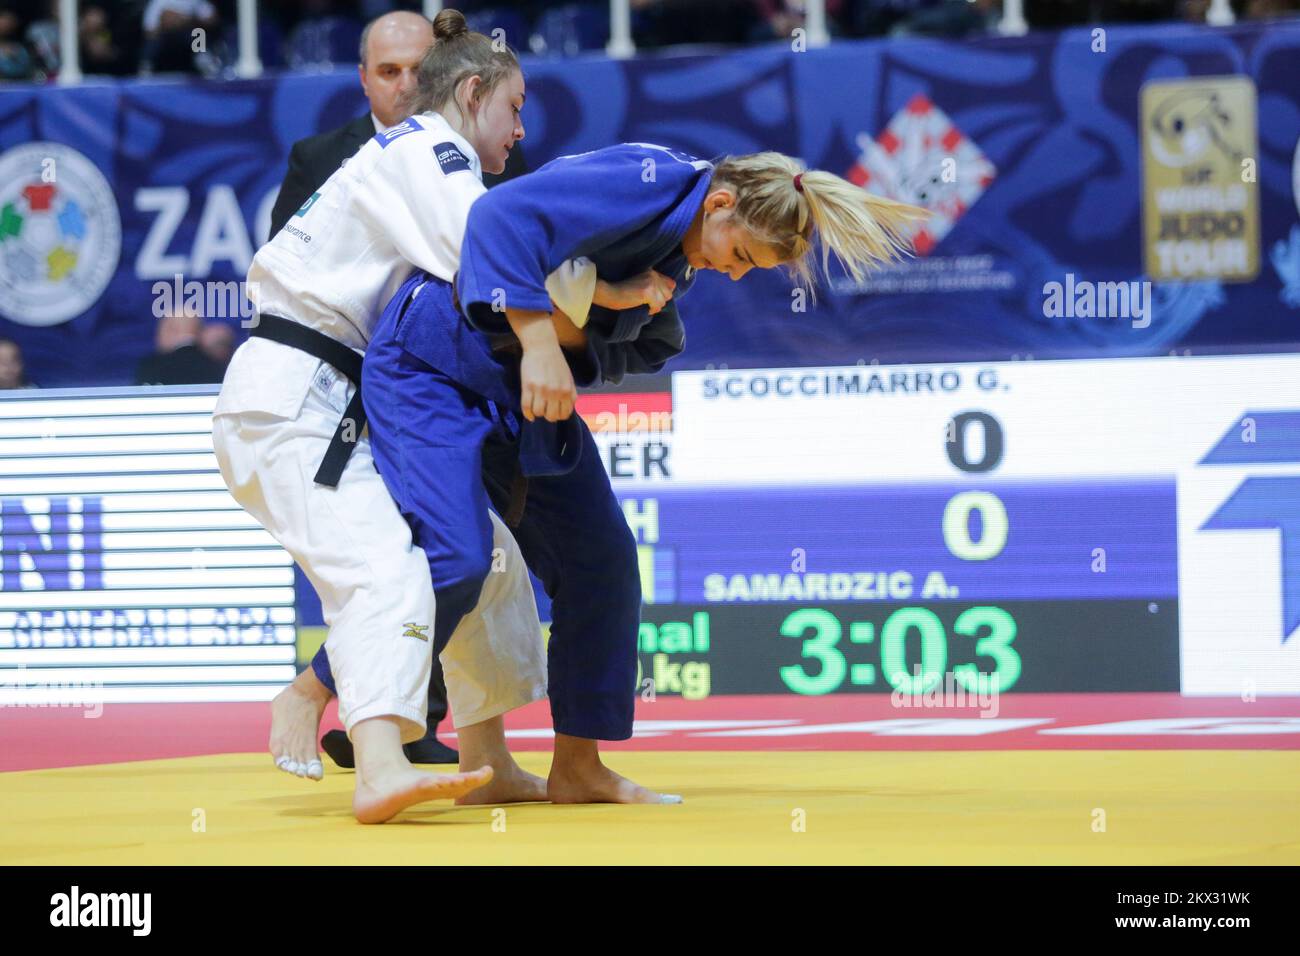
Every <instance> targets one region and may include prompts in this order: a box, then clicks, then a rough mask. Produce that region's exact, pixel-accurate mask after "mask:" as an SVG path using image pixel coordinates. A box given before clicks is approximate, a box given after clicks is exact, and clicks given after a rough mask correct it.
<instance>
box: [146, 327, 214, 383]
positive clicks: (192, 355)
mask: <svg viewBox="0 0 1300 956" xmlns="http://www.w3.org/2000/svg"><path fill="white" fill-rule="evenodd" d="M201 325H202V322H201V320H200V319H199V317H198V316H197V315H192V314H190V313H182V314H179V315H165V316H163V317H162V318H161V319H159V320H158V333H157V336H156V338H155V344H156V346H157V351H156V352H155V353H154V354H153V355H150V356H149V357H148V358H146V359H145V360H144V361H142V362H141V363H140V364H139V366H138V367H137V368H136V371H135V383H136V384H137V385H206V384H209V383H212V382H220V381H221V379H222V377H223V372H222V370H221V367H220V366H218V365H217V363H216V362H214V361H213V360H212V359H210V358H209V357H208V356H207V355H206V354H204V352H203V350H202V349H200V348H199V344H198V338H199V329H200V327H201Z"/></svg>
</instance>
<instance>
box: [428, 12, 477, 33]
mask: <svg viewBox="0 0 1300 956" xmlns="http://www.w3.org/2000/svg"><path fill="white" fill-rule="evenodd" d="M466 33H469V24H468V23H466V22H465V14H463V13H461V12H460V11H459V10H452V9H451V8H446V9H443V10H441V11H439V13H438V15H437V16H436V17H434V18H433V38H434V39H435V40H454V39H455V38H456V37H459V36H464V35H465V34H466Z"/></svg>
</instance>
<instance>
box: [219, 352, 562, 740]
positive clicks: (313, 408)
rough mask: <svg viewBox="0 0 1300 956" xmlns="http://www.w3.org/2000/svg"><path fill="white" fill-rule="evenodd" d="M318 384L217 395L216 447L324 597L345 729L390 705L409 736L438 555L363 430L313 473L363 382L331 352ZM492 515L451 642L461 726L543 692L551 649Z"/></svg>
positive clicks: (448, 655)
mask: <svg viewBox="0 0 1300 956" xmlns="http://www.w3.org/2000/svg"><path fill="white" fill-rule="evenodd" d="M249 345H253V343H252V342H250V343H249ZM267 345H270V347H271V348H272V349H275V350H279V349H282V348H283V347H281V346H278V345H274V344H272V343H265V342H258V343H257V344H256V346H255V347H254V351H259V350H260V352H261V353H265V352H266V347H267ZM248 351H249V347H248V346H241V348H240V350H239V352H236V355H235V358H234V359H233V360H232V362H231V365H230V369H229V371H228V373H227V377H226V383H225V386H224V387H223V395H225V393H226V391H225V390H226V389H231V390H232V392H233V393H235V394H238V393H239V392H240V390H241V389H243V390H246V389H247V386H248V384H249V383H248V382H247V379H249V378H250V377H251V376H254V375H259V374H260V375H264V374H265V373H266V368H265V361H264V360H263V361H243V362H241V354H240V353H245V354H244V356H243V358H244V359H246V360H247V359H249V358H250V356H249V354H248ZM285 351H288V352H290V353H293V350H291V349H285ZM295 355H301V353H295ZM258 357H259V358H262V359H264V358H265V355H264V354H259V355H258ZM292 361H298V360H297V359H296V358H294V359H292ZM241 379H243V380H245V381H241ZM311 382H312V384H311V386H310V388H309V391H308V394H307V396H306V398H305V399H304V401H303V402H302V406H301V408H300V410H299V411H298V414H297V417H296V418H286V417H283V416H281V415H276V414H273V413H270V412H267V411H258V410H248V409H246V408H245V409H244V410H241V411H234V412H232V411H223V409H222V406H221V403H220V402H219V403H218V406H217V410H216V412H215V413H214V415H213V420H212V439H213V448H214V450H215V451H216V456H217V462H218V464H219V465H220V468H221V475H222V477H223V478H224V479H225V482H226V487H227V488H229V489H230V493H231V494H232V495H233V496H234V498H235V500H236V501H238V502H239V504H240V505H241V506H243V508H244V509H245V510H247V511H248V512H249V513H250V514H251V515H252V516H253V517H254V518H256V519H257V520H258V521H259V522H261V524H262V526H263V527H265V528H266V529H267V531H269V532H270V533H271V535H272V536H273V537H274V538H275V539H276V540H277V541H279V542H280V544H281V545H282V546H283V547H284V548H285V550H286V551H288V552H289V553H290V554H291V555H292V556H293V558H294V560H296V561H297V562H298V564H299V565H300V566H301V567H302V569H303V571H304V572H306V574H307V577H308V578H309V579H310V580H311V582H312V584H313V585H314V586H315V588H316V591H317V593H318V594H319V595H320V599H321V609H322V611H323V613H324V617H325V622H326V624H328V625H329V636H328V638H327V639H326V642H325V648H326V652H327V653H328V654H329V659H330V667H331V669H332V671H333V673H334V677H335V683H336V686H337V691H338V698H339V719H340V720H341V721H342V722H343V725H344V726H345V727H346V728H347V730H348V733H349V734H351V732H352V728H353V726H355V725H356V724H357V723H358V722H360V721H362V720H366V719H369V718H371V717H380V716H392V717H396V718H398V719H399V721H400V722H401V725H402V741H403V743H409V742H411V741H414V740H418V739H420V737H422V736H423V735H424V732H425V716H426V712H427V709H428V687H429V672H430V668H431V665H432V657H431V653H432V644H431V643H430V640H429V638H430V637H431V635H432V634H433V624H434V593H433V585H432V583H431V581H430V575H429V565H428V563H427V561H426V559H425V555H424V552H423V551H421V550H420V549H419V548H416V547H414V546H413V544H412V541H411V531H410V528H409V527H408V526H407V524H406V520H405V519H404V518H403V517H402V515H401V514H400V513H399V512H398V510H397V505H396V504H395V503H394V502H393V499H392V497H391V496H390V495H389V493H388V489H387V488H386V487H385V486H384V482H383V479H382V478H380V476H379V473H378V472H377V471H376V470H375V464H374V459H373V458H372V457H371V453H370V440H369V438H368V437H367V436H365V435H362V436H361V437H360V438H359V440H358V441H357V443H356V446H355V448H354V450H353V452H352V456H351V458H350V459H349V460H348V463H347V467H346V468H345V469H344V471H343V477H342V479H341V480H340V481H339V484H338V487H337V488H328V487H324V486H321V485H317V484H316V483H315V482H314V481H313V476H314V475H315V474H316V469H317V468H318V467H320V463H321V460H322V458H324V456H325V451H326V448H327V447H328V446H329V443H330V439H331V438H332V437H333V435H334V431H335V429H336V428H337V427H338V424H339V420H340V419H341V418H342V417H343V413H344V410H345V408H346V407H347V403H348V400H349V399H350V398H351V397H352V393H353V391H354V390H355V386H353V385H352V383H351V382H349V381H348V379H347V378H346V377H345V376H343V375H341V374H339V373H337V372H335V371H334V370H333V369H332V368H330V367H329V366H328V365H326V364H325V363H321V367H320V370H319V371H318V372H317V374H316V375H315V376H314V377H313V378H312V380H311ZM231 404H233V405H236V407H239V403H238V402H233V403H231ZM491 517H492V528H493V546H494V548H501V549H502V552H501V554H502V556H503V560H499V561H494V567H501V568H502V570H500V571H495V572H494V573H491V574H489V575H488V578H487V581H486V582H485V584H484V586H483V591H482V594H481V596H480V598H479V603H478V605H477V606H476V607H475V609H474V611H473V612H471V613H470V614H468V615H466V617H465V618H464V619H463V620H462V621H461V622H460V625H459V626H458V627H457V628H456V630H455V632H454V633H453V634H452V636H451V639H450V641H449V642H448V644H447V647H446V648H445V649H444V650H443V652H442V665H443V673H444V675H445V677H446V681H447V698H448V704H449V705H450V707H451V713H452V718H453V723H454V725H455V726H456V727H464V726H467V725H470V724H476V723H479V722H481V721H483V720H487V719H489V718H491V717H496V716H499V715H501V714H504V713H505V712H506V711H509V710H513V709H515V708H516V707H521V706H523V705H524V704H528V703H531V702H533V701H535V700H540V699H541V698H543V697H545V696H546V653H545V648H544V646H543V643H542V637H541V631H540V625H539V623H538V617H537V606H536V602H535V601H534V599H533V590H532V585H531V584H530V582H529V578H528V569H527V566H526V564H525V563H524V559H523V556H522V554H520V552H519V546H518V544H516V542H515V539H514V537H513V536H512V535H511V534H510V532H509V530H508V529H507V528H506V526H505V525H504V523H502V522H501V520H500V519H499V518H498V517H497V516H496V515H495V514H494V515H492V516H491ZM421 630H423V636H417V635H419V634H420V631H421Z"/></svg>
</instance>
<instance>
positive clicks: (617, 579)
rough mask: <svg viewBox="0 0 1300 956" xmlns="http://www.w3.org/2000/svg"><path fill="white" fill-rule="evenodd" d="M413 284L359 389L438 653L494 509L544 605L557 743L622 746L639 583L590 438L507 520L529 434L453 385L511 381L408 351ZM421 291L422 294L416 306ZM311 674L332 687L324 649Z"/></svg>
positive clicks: (471, 584) (495, 364)
mask: <svg viewBox="0 0 1300 956" xmlns="http://www.w3.org/2000/svg"><path fill="white" fill-rule="evenodd" d="M410 286H411V283H410V282H409V281H408V283H407V284H406V285H404V286H403V288H402V290H399V292H398V295H397V296H396V297H395V298H394V300H393V303H391V304H390V306H389V308H388V309H387V310H386V311H385V313H384V317H383V319H381V321H380V324H379V326H378V327H377V328H376V330H375V335H374V337H373V338H372V339H371V342H370V346H369V348H368V349H367V352H366V362H365V371H364V374H363V376H362V387H363V389H364V401H365V406H366V412H367V416H368V419H369V427H370V442H371V451H372V453H373V454H374V458H375V464H376V466H377V467H378V469H379V473H380V475H381V476H382V477H383V479H384V483H385V485H387V487H388V490H389V492H390V493H391V494H392V495H393V498H394V500H395V501H396V502H397V505H398V508H399V510H400V511H401V512H402V514H403V515H404V516H405V518H406V519H407V521H408V522H409V524H410V525H411V530H412V535H413V537H414V540H415V543H416V545H417V546H418V547H420V548H422V549H423V550H424V552H425V554H426V555H427V557H428V560H429V570H430V574H431V575H432V579H433V587H434V593H435V595H436V598H437V610H436V616H435V624H434V647H435V651H436V652H440V651H441V650H442V648H443V647H445V646H446V643H447V641H448V639H450V637H451V634H452V632H453V631H454V630H455V629H456V625H457V624H458V623H459V622H460V619H461V618H462V617H463V616H464V615H465V614H466V613H468V612H469V611H471V610H472V609H473V608H474V606H475V604H477V603H478V597H479V592H480V591H481V589H482V586H483V582H484V580H485V579H486V577H487V575H488V574H490V573H492V571H491V568H492V558H493V556H492V527H491V523H490V522H489V520H488V515H487V512H488V506H489V503H490V499H491V503H494V504H495V507H496V510H497V512H498V514H501V515H503V516H505V517H506V520H507V523H509V524H512V531H513V533H514V535H515V539H516V541H517V542H518V544H519V549H520V551H521V552H522V554H523V556H524V560H525V561H526V562H527V564H528V567H529V570H531V571H532V572H533V573H534V574H535V575H536V576H537V578H538V579H539V580H540V581H541V583H542V586H543V587H544V588H545V590H546V593H547V594H548V595H549V596H550V598H551V611H552V625H551V635H550V641H549V644H548V647H547V669H548V682H549V695H550V700H551V716H552V719H553V721H554V726H555V731H556V732H557V733H562V734H568V735H570V736H574V737H586V738H591V739H597V740H626V739H627V738H629V737H630V736H631V735H632V718H633V709H634V702H635V695H636V668H637V657H636V649H637V630H638V628H639V626H640V616H641V581H640V573H639V570H638V567H637V554H636V543H635V540H634V538H633V536H632V532H631V530H630V529H629V528H628V526H627V521H626V520H625V519H624V517H623V512H622V509H621V508H620V507H619V503H618V499H617V498H616V497H615V496H614V491H613V488H611V486H610V482H609V476H608V475H607V473H606V472H605V469H604V466H603V465H602V464H601V458H600V451H599V449H598V448H597V447H596V443H595V441H594V439H593V438H592V437H591V432H590V431H589V430H588V429H587V427H586V425H585V423H583V422H582V420H581V419H580V418H577V419H575V422H574V424H575V425H576V428H574V429H573V431H572V432H571V433H570V434H572V435H574V436H575V438H573V439H570V440H580V441H581V443H582V448H581V453H580V454H579V455H578V456H577V464H576V465H575V466H574V467H573V468H572V470H570V471H568V472H566V473H564V474H551V475H534V476H532V477H528V478H527V479H526V495H525V497H524V502H523V509H522V513H518V514H517V517H518V521H517V523H516V522H514V520H513V519H514V518H515V517H516V514H512V513H511V510H512V509H511V503H512V496H514V497H517V496H518V493H519V490H520V487H521V480H520V479H521V462H520V439H521V435H520V432H521V428H526V427H528V426H525V425H522V424H521V421H520V419H519V417H518V414H517V412H514V411H507V410H506V409H504V408H503V407H502V405H501V404H498V403H497V402H495V401H492V400H491V399H489V398H486V397H485V396H484V395H482V394H480V393H479V392H476V391H474V390H472V389H471V388H469V387H467V386H466V385H465V384H462V382H463V381H471V382H483V381H484V380H485V379H484V378H483V376H485V375H486V374H488V373H491V374H493V375H495V376H496V379H497V381H498V382H500V381H501V380H502V379H503V377H504V378H505V379H507V380H508V379H509V377H510V376H509V370H510V368H511V366H509V365H507V364H505V363H501V362H499V361H496V360H493V361H486V362H480V361H478V360H477V359H474V358H468V359H466V358H465V356H466V355H469V356H473V355H475V354H477V353H475V352H474V351H473V350H469V351H467V352H462V353H461V358H462V359H463V361H462V362H460V363H451V362H448V363H447V364H458V366H459V367H458V368H457V369H456V370H455V371H456V373H458V374H457V375H456V376H455V377H453V375H451V374H448V373H447V372H445V371H443V370H441V369H436V368H434V367H433V366H431V365H429V364H427V363H426V362H424V361H423V360H421V359H420V358H417V357H416V356H415V355H413V354H411V353H410V352H409V351H407V350H406V349H405V348H403V346H402V345H401V344H400V343H399V341H398V339H397V336H396V334H395V329H396V326H397V323H398V321H399V320H400V319H401V318H402V306H403V304H404V303H403V300H404V296H405V295H406V294H407V293H408V287H410ZM429 291H430V287H429V286H426V287H425V289H424V290H422V294H424V293H425V292H429ZM426 311H427V310H426ZM408 318H410V317H408ZM466 328H467V327H466ZM471 334H473V335H479V334H480V333H475V332H472V331H471ZM470 366H473V367H472V368H471V367H470ZM516 374H517V373H516ZM458 378H459V379H460V380H459V381H458V380H457V379H458ZM511 387H512V388H513V389H514V393H513V394H515V395H517V386H511ZM494 394H498V397H499V393H495V391H494ZM517 405H518V402H517V400H516V401H515V402H514V403H513V405H512V406H511V408H517ZM570 457H571V456H570ZM513 510H514V511H515V512H518V506H517V503H516V504H515V507H514V509H513ZM312 663H313V667H314V668H315V670H316V673H317V675H318V676H320V677H321V680H322V681H323V682H324V683H325V684H326V685H327V686H332V679H331V678H330V675H329V673H328V659H327V658H326V657H325V654H324V648H322V649H321V652H320V653H319V654H318V655H317V659H316V660H314V661H313V662H312Z"/></svg>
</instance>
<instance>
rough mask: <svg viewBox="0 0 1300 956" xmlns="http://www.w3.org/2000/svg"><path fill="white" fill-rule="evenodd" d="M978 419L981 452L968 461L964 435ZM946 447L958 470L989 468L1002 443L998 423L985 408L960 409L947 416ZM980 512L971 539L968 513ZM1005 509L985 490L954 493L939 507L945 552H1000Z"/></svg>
mask: <svg viewBox="0 0 1300 956" xmlns="http://www.w3.org/2000/svg"><path fill="white" fill-rule="evenodd" d="M976 422H978V423H979V425H980V430H981V432H982V437H983V445H984V449H983V451H984V454H983V456H982V457H981V458H980V460H979V461H971V460H970V455H969V454H968V452H969V449H968V448H967V442H966V436H967V433H968V432H969V429H970V426H971V425H972V424H974V423H976ZM946 431H947V436H946V437H947V440H946V443H945V444H946V450H947V452H948V460H949V461H951V462H952V463H953V465H955V466H956V467H957V468H959V469H960V470H962V471H964V472H967V473H972V472H986V471H992V470H993V469H994V468H996V467H997V466H998V465H999V464H1001V463H1002V455H1003V450H1004V448H1005V447H1006V446H1005V443H1004V440H1003V436H1002V425H1001V423H999V422H998V420H997V419H996V418H994V417H993V416H992V415H990V414H989V413H988V412H961V413H960V414H958V415H954V416H953V417H952V418H951V419H949V420H948V428H947V430H946ZM976 510H978V511H979V514H980V540H979V541H973V540H971V535H970V515H971V512H972V511H976ZM1008 528H1009V522H1008V521H1007V509H1006V507H1005V506H1004V505H1003V504H1002V500H1001V499H1000V498H998V496H997V495H995V494H993V493H991V492H988V491H963V492H961V493H960V494H958V495H955V496H954V497H953V498H952V499H951V500H950V501H949V502H948V504H947V506H946V507H945V508H944V509H943V542H944V544H945V545H947V547H948V551H949V553H951V554H952V555H953V556H954V557H956V558H960V559H961V560H963V561H988V560H989V559H991V558H996V557H997V556H998V555H999V554H1001V553H1002V549H1003V548H1005V547H1006V544H1007V531H1008Z"/></svg>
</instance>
